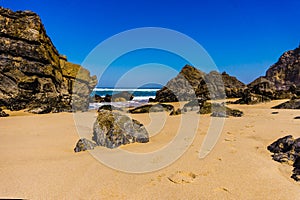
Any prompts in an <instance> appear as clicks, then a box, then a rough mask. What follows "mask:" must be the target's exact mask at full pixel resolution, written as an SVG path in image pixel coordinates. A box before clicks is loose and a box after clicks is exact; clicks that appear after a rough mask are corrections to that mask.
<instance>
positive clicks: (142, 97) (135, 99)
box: [132, 96, 155, 101]
mask: <svg viewBox="0 0 300 200" xmlns="http://www.w3.org/2000/svg"><path fill="white" fill-rule="evenodd" d="M150 98H152V99H155V96H138V97H133V99H132V100H133V101H141V100H149V99H150Z"/></svg>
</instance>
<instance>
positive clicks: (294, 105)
mask: <svg viewBox="0 0 300 200" xmlns="http://www.w3.org/2000/svg"><path fill="white" fill-rule="evenodd" d="M272 108H275V109H300V99H292V100H290V101H287V102H284V103H282V104H279V105H277V106H274V107H272Z"/></svg>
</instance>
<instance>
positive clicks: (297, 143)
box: [267, 135, 300, 181]
mask: <svg viewBox="0 0 300 200" xmlns="http://www.w3.org/2000/svg"><path fill="white" fill-rule="evenodd" d="M267 149H268V150H269V151H270V152H272V153H273V155H272V157H273V160H275V161H277V162H280V163H286V164H288V165H292V166H293V167H294V170H293V174H292V176H291V178H293V179H294V180H296V181H299V180H300V138H298V139H294V138H293V136H291V135H287V136H285V137H283V138H279V139H278V140H277V141H275V142H273V143H272V144H270V145H269V146H268V147H267Z"/></svg>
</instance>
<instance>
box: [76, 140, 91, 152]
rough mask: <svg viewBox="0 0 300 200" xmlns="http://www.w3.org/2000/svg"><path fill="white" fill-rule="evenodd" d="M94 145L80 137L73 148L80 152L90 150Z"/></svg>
mask: <svg viewBox="0 0 300 200" xmlns="http://www.w3.org/2000/svg"><path fill="white" fill-rule="evenodd" d="M95 147H96V144H95V143H93V142H91V141H89V140H87V139H85V138H81V139H79V140H78V142H77V144H76V146H75V148H74V152H80V151H86V150H92V149H94V148H95Z"/></svg>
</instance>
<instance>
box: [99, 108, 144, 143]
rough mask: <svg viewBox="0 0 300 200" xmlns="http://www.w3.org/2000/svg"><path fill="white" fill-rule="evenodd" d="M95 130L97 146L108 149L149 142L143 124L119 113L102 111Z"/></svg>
mask: <svg viewBox="0 0 300 200" xmlns="http://www.w3.org/2000/svg"><path fill="white" fill-rule="evenodd" d="M93 130H94V131H93V140H94V141H95V142H96V144H97V145H100V146H105V147H108V148H116V147H118V146H120V145H125V144H129V143H134V142H139V143H146V142H149V134H148V132H147V130H146V129H145V127H144V125H143V124H141V123H140V122H138V121H137V120H134V119H131V118H129V117H128V116H126V115H122V114H120V113H118V112H112V111H108V110H100V111H99V112H98V117H97V119H96V121H95V123H94V128H93Z"/></svg>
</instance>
